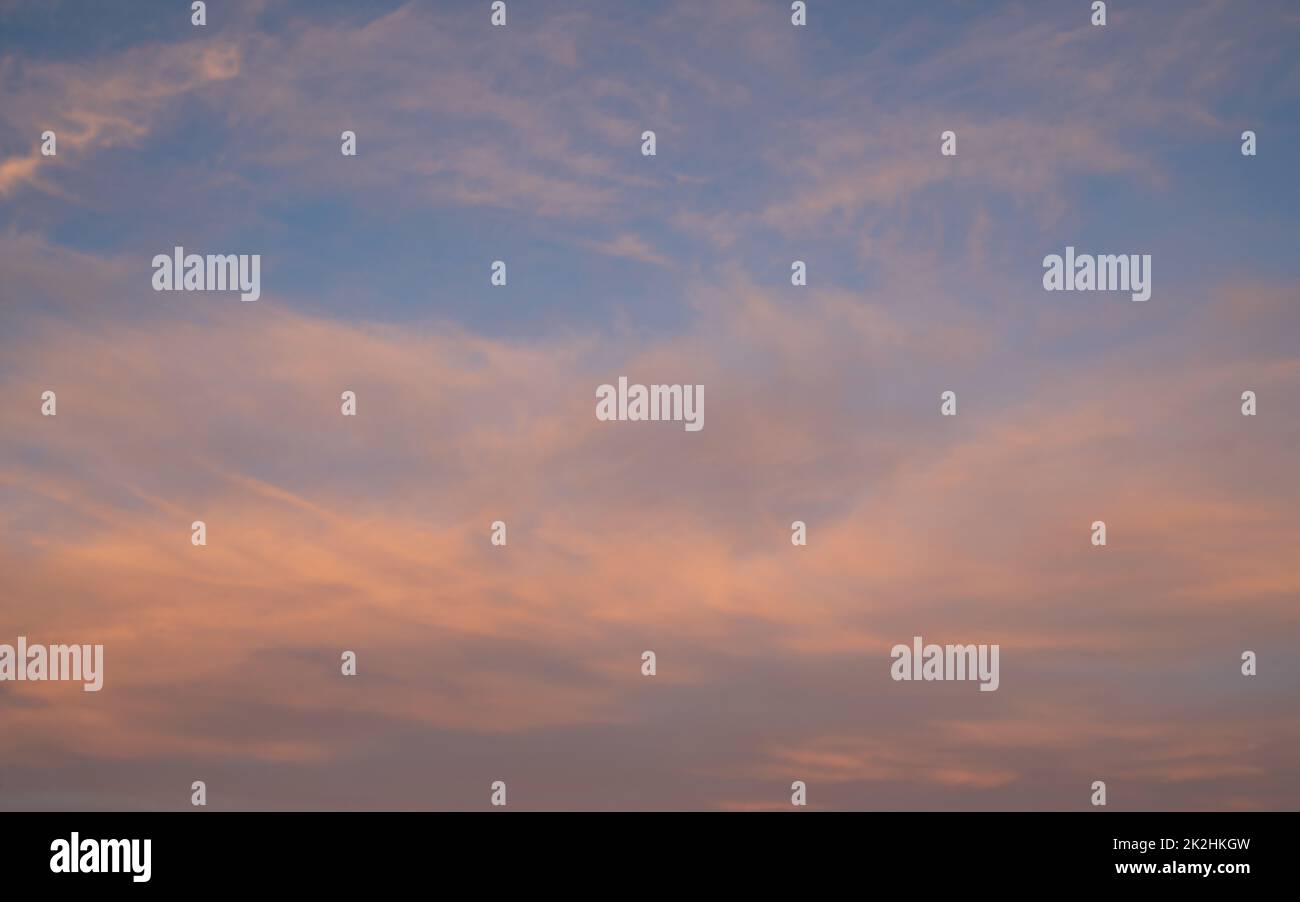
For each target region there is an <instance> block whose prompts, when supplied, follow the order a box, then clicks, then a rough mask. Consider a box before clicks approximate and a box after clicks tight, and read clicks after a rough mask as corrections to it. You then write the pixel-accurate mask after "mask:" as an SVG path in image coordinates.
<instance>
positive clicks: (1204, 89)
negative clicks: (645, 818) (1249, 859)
mask: <svg viewBox="0 0 1300 902" xmlns="http://www.w3.org/2000/svg"><path fill="white" fill-rule="evenodd" d="M809 7H810V9H809V12H808V24H807V25H806V26H803V27H795V26H792V25H791V22H790V10H789V3H786V2H780V0H710V2H691V0H665V2H656V3H635V4H633V3H618V4H615V3H608V2H594V0H593V2H581V0H564V2H560V0H555V2H547V0H518V2H514V0H511V2H509V3H508V24H507V26H506V27H504V28H498V27H492V26H491V25H490V22H489V4H488V3H487V2H486V0H484V2H479V0H474V2H455V3H452V2H406V3H399V2H368V3H352V2H337V0H335V2H304V3H287V2H286V3H278V2H257V0H245V2H217V0H214V2H209V3H208V9H207V24H206V25H204V26H202V27H196V26H193V25H192V24H191V22H190V11H189V3H188V2H172V0H157V2H140V3H132V4H88V3H76V2H57V0H55V2H44V0H43V2H36V0H10V2H4V3H0V91H2V93H3V103H0V272H3V277H2V278H0V397H3V399H4V400H3V403H2V404H0V643H9V644H13V643H14V642H15V641H16V639H17V637H18V636H25V637H27V638H28V641H30V642H44V643H59V642H76V643H83V642H84V643H102V644H103V645H104V648H105V651H104V660H105V664H104V669H105V674H104V687H103V689H102V690H101V691H99V692H83V691H82V689H81V687H80V685H78V684H74V683H66V682H46V683H31V682H24V683H15V682H0V809H21V810H43V809H111V810H128V809H149V810H173V809H174V810H187V809H189V808H190V807H191V785H192V782H193V781H195V780H202V781H204V782H205V784H206V786H207V796H208V807H209V808H211V809H228V810H265V809H277V810H278V809H330V810H345V809H346V810H351V809H383V810H396V809H403V810H405V809H414V810H443V809H450V810H480V809H484V808H486V807H487V806H488V804H489V796H490V785H491V784H492V782H493V781H496V780H501V781H504V782H506V784H507V785H508V791H509V805H508V807H509V808H510V809H522V810H529V809H566V810H567V809H578V810H642V809H673V810H697V809H704V810H789V809H790V808H791V801H790V797H791V783H792V781H795V780H802V781H804V782H805V783H806V785H807V799H808V806H807V807H808V808H809V809H822V810H829V809H850V810H995V809H996V810H1002V809H1012V810H1028V809H1032V810H1038V809H1048V810H1089V809H1091V808H1092V804H1091V799H1092V796H1093V791H1092V784H1093V782H1094V781H1098V780H1100V781H1104V782H1105V783H1106V786H1107V796H1108V798H1107V805H1108V807H1110V808H1114V809H1162V810H1242V809H1261V808H1264V809H1274V808H1281V809H1292V810H1294V809H1295V808H1297V807H1300V766H1298V765H1297V763H1296V762H1297V758H1296V755H1295V748H1296V746H1297V743H1298V742H1300V708H1298V707H1297V700H1298V693H1300V660H1298V659H1297V656H1296V654H1295V649H1296V647H1297V644H1298V643H1300V558H1298V556H1297V554H1296V549H1297V547H1300V476H1297V471H1296V460H1297V451H1296V449H1297V448H1300V428H1298V427H1297V414H1298V413H1300V397H1298V396H1300V350H1298V348H1300V342H1297V338H1300V308H1298V306H1297V305H1298V304H1300V254H1298V253H1297V252H1296V248H1297V246H1300V214H1297V212H1296V211H1297V209H1300V180H1297V179H1296V178H1295V164H1296V161H1297V153H1296V150H1295V148H1296V147H1297V145H1298V142H1300V53H1297V49H1298V47H1300V9H1298V8H1297V7H1296V6H1295V5H1294V4H1293V3H1290V2H1286V0H1258V2H1252V3H1250V4H1239V3H1230V2H1226V0H1223V2H1210V0H1195V2H1181V0H1180V2H1141V3H1137V2H1112V3H1109V4H1108V21H1107V24H1106V25H1105V26H1104V27H1096V26H1093V25H1091V24H1090V21H1089V20H1090V16H1091V11H1090V7H1091V4H1090V3H1089V2H1085V0H1053V2H1046V3H1044V2H1023V3H1018V2H1010V3H993V2H988V3H985V2H979V3H976V2H958V0H949V2H901V0H900V2H890V0H882V2H871V3H860V2H842V3H841V2H831V0H813V2H810V3H809ZM47 129H48V130H53V131H54V132H55V133H56V135H57V142H58V143H57V155H56V156H52V157H51V156H43V155H42V154H41V152H40V147H41V133H42V132H43V131H45V130H47ZM647 129H650V130H653V131H654V132H655V134H656V141H657V148H656V151H657V152H656V154H655V155H654V156H644V155H643V154H642V152H641V148H642V139H641V135H642V132H643V131H645V130H647ZM344 130H351V131H354V132H355V133H356V136H357V153H356V155H355V156H345V155H343V154H342V153H341V152H340V144H341V142H340V135H341V133H342V132H343V131H344ZM947 130H951V131H953V132H955V133H956V136H957V154H956V155H955V156H944V155H942V154H941V153H940V134H941V133H942V132H944V131H947ZM1245 130H1252V131H1254V132H1255V133H1256V134H1257V141H1258V153H1257V154H1256V155H1255V156H1245V155H1243V154H1242V152H1241V145H1242V140H1241V134H1242V132H1243V131H1245ZM178 245H179V246H183V247H184V248H185V249H186V251H187V252H193V253H200V254H258V255H260V257H261V286H262V295H261V298H260V299H259V300H257V301H256V302H251V303H245V302H241V301H240V299H239V296H238V295H237V294H231V293H222V292H155V291H154V290H153V289H152V287H151V277H152V274H153V273H152V269H151V265H152V263H151V261H152V260H153V258H154V256H155V255H156V254H160V253H162V254H170V253H171V250H172V248H173V247H175V246H178ZM1067 246H1072V247H1075V248H1077V249H1078V250H1079V252H1080V253H1085V252H1087V253H1098V254H1104V253H1112V254H1114V253H1123V254H1149V255H1151V259H1152V295H1151V298H1150V300H1149V301H1146V302H1144V303H1134V302H1132V301H1131V300H1130V299H1129V296H1128V294H1127V293H1120V292H1109V293H1108V292H1047V291H1045V290H1044V289H1043V285H1042V275H1043V258H1044V257H1045V256H1046V255H1048V254H1053V253H1055V254H1062V253H1064V249H1065V248H1066V247H1067ZM495 260H502V261H505V262H506V263H507V266H508V283H507V284H506V285H505V286H493V285H491V284H490V281H489V275H490V267H491V264H492V262H493V261H495ZM794 260H802V261H805V262H806V264H807V270H808V277H807V285H806V286H794V285H792V284H791V279H790V272H791V269H790V267H791V262H792V261H794ZM623 375H626V376H627V377H629V380H630V381H632V382H643V383H680V384H687V385H697V384H698V385H703V386H704V387H705V399H706V403H705V412H706V417H705V427H704V428H703V429H702V430H701V431H699V432H689V431H686V430H684V429H683V428H682V427H681V424H676V423H663V422H659V423H649V422H601V421H599V420H598V419H597V418H596V416H595V415H594V409H595V397H596V396H595V391H596V388H597V386H599V385H601V384H603V383H614V382H616V381H617V379H618V377H619V376H623ZM47 390H53V391H55V392H56V393H57V415H56V416H53V417H48V416H42V414H41V395H42V392H44V391H47ZM1247 390H1250V391H1254V392H1255V393H1256V395H1257V398H1258V413H1257V415H1256V416H1253V417H1246V416H1243V415H1242V413H1241V403H1242V402H1241V394H1242V392H1243V391H1247ZM344 391H354V392H355V393H356V397H357V415H356V416H355V417H344V416H342V415H341V413H340V395H341V393H342V392H344ZM944 391H953V392H955V393H956V396H957V399H958V413H957V415H956V416H952V417H945V416H941V415H940V395H941V393H942V392H944ZM194 520H203V521H204V522H205V524H206V526H207V544H206V545H205V546H202V547H197V546H194V545H193V544H192V543H191V541H190V538H191V530H190V525H191V523H192V521H194ZM497 520H500V521H504V522H505V523H506V524H507V528H508V542H507V544H506V545H505V546H494V545H493V544H492V543H491V542H490V534H491V524H492V523H493V522H494V521H497ZM795 520H800V521H804V522H805V523H806V524H807V545H806V546H796V545H793V544H792V542H791V523H792V522H793V521H795ZM1096 520H1103V521H1104V522H1105V523H1106V525H1107V544H1106V546H1105V547H1098V546H1094V545H1093V544H1092V542H1091V524H1092V523H1093V522H1094V521H1096ZM917 635H919V636H923V637H924V638H925V640H926V641H927V642H938V643H963V644H964V643H986V644H997V645H999V647H1000V650H1001V654H1000V662H1001V675H1000V686H999V688H998V689H997V691H995V692H980V691H978V690H977V687H976V685H975V684H974V683H971V682H961V681H951V682H898V681H894V680H892V679H891V678H890V665H891V663H892V659H891V657H890V649H891V648H892V647H893V646H894V645H895V644H898V643H904V644H910V642H911V640H912V637H913V636H917ZM344 650H352V651H354V652H355V653H356V657H357V674H356V675H355V676H344V675H343V674H342V673H341V668H340V655H341V653H342V652H343V651H344ZM645 650H653V651H654V652H655V654H656V657H657V672H656V674H655V675H654V676H653V677H647V676H643V675H642V672H641V656H642V652H643V651H645ZM1246 650H1250V651H1253V652H1254V653H1255V654H1256V656H1257V659H1258V672H1257V674H1256V675H1254V676H1245V675H1243V674H1242V672H1241V667H1242V664H1241V657H1242V654H1243V652H1244V651H1246Z"/></svg>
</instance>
